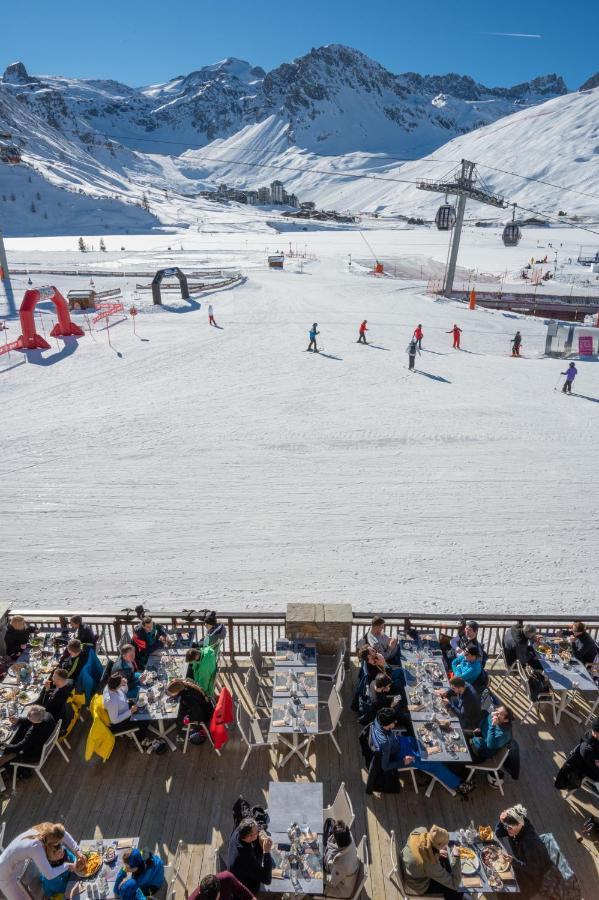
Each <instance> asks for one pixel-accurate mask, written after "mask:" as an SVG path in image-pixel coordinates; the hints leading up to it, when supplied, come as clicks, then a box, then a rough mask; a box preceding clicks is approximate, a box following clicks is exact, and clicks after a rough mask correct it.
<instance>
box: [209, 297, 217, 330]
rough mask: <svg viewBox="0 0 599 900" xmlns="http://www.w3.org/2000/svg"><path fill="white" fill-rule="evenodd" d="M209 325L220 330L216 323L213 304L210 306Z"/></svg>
mask: <svg viewBox="0 0 599 900" xmlns="http://www.w3.org/2000/svg"><path fill="white" fill-rule="evenodd" d="M208 324H209V325H214V326H215V327H216V328H218V325H217V324H216V322H215V321H214V310H213V309H212V303H209V304H208Z"/></svg>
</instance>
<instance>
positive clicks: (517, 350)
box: [512, 331, 522, 356]
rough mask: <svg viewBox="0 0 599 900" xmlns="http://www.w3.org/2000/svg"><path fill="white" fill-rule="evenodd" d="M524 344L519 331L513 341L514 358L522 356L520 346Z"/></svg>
mask: <svg viewBox="0 0 599 900" xmlns="http://www.w3.org/2000/svg"><path fill="white" fill-rule="evenodd" d="M521 343H522V335H521V334H520V332H519V331H517V332H516V334H515V335H514V339H513V341H512V356H520V344H521Z"/></svg>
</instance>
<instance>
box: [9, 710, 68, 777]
mask: <svg viewBox="0 0 599 900" xmlns="http://www.w3.org/2000/svg"><path fill="white" fill-rule="evenodd" d="M61 726H62V720H60V719H59V720H58V722H57V723H56V726H55V728H54V731H53V732H52V734H51V735H50V737H49V738H48V740H47V741H46V743H45V744H44V746H43V748H42V753H41V756H40V758H39V760H38V762H36V763H24V762H11V763H10V765H11V766H12V789H13V791H14V790H16V787H17V772H18V770H19V769H32V770H33V771H34V772H35V774H36V775H37V777H38V778H39V780H40V781H41V783H42V784H43V785H44V787H45V788H46V790H47V791H48V793H49V794H51V793H52V788H51V787H50V785H49V784H48V782H47V781H46V779H45V778H44V776H43V775H42V768H43V767H44V764H45V762H46V760H47V759H48V757H49V756H50V754H51V753H52V751H53V750H54V748H55V747H56V748H57V750H58V751H59V752H60V755H61V756H62V757H63V759H64V760H65V761H66V762H68V761H69V757H68V756H67V755H66V753H65V752H64V750H63V749H62V747H61V746H60V744H59V743H58V737H59V735H60V728H61Z"/></svg>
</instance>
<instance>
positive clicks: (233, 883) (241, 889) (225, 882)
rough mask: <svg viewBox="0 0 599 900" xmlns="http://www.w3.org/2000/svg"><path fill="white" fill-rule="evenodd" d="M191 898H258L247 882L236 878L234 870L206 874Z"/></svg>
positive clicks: (201, 899)
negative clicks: (244, 882)
mask: <svg viewBox="0 0 599 900" xmlns="http://www.w3.org/2000/svg"><path fill="white" fill-rule="evenodd" d="M189 900H256V898H255V896H254V894H252V892H251V891H250V890H249V888H246V886H245V884H242V883H241V882H240V881H238V880H237V878H235V876H234V875H233V873H232V872H219V873H218V875H206V876H205V877H204V878H202V880H201V881H200V885H199V887H197V888H196V889H195V891H192V893H191V894H190V895H189Z"/></svg>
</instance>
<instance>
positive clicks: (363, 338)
mask: <svg viewBox="0 0 599 900" xmlns="http://www.w3.org/2000/svg"><path fill="white" fill-rule="evenodd" d="M367 322H368V319H364V321H363V322H362V324H361V325H360V336H359V337H358V341H357V343H358V344H367V343H368V341H367V340H366V332H367V331H368V328H367V327H366V325H367Z"/></svg>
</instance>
